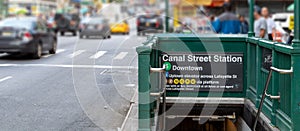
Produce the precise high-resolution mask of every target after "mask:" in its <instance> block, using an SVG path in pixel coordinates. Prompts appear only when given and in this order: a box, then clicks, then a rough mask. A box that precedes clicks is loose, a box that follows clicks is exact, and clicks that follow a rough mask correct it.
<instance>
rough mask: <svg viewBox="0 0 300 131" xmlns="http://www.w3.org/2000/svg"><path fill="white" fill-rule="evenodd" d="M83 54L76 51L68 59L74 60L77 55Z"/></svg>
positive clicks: (82, 51) (80, 51) (81, 51)
mask: <svg viewBox="0 0 300 131" xmlns="http://www.w3.org/2000/svg"><path fill="white" fill-rule="evenodd" d="M84 52H85V50H78V51H75V52H74V53H72V54H70V55H69V56H68V57H70V58H74V57H76V56H78V55H80V54H82V53H84Z"/></svg>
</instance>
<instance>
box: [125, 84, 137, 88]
mask: <svg viewBox="0 0 300 131" xmlns="http://www.w3.org/2000/svg"><path fill="white" fill-rule="evenodd" d="M125 86H126V87H135V84H126V85H125Z"/></svg>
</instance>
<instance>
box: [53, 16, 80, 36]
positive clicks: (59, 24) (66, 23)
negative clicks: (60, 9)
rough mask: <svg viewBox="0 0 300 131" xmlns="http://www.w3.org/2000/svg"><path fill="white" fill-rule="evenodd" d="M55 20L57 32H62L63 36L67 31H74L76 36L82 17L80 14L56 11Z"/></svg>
mask: <svg viewBox="0 0 300 131" xmlns="http://www.w3.org/2000/svg"><path fill="white" fill-rule="evenodd" d="M54 21H55V24H56V27H54V31H55V33H58V32H60V34H61V35H62V36H63V35H65V32H72V34H73V36H76V35H77V32H78V31H79V29H80V28H79V25H80V17H79V15H78V14H61V13H56V14H55V16H54Z"/></svg>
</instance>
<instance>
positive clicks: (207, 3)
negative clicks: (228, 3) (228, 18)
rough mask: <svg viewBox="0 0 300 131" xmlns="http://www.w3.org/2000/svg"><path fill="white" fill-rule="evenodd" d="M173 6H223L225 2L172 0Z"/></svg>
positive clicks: (219, 0) (221, 0)
mask: <svg viewBox="0 0 300 131" xmlns="http://www.w3.org/2000/svg"><path fill="white" fill-rule="evenodd" d="M170 4H171V5H196V6H199V5H202V6H211V7H220V6H223V4H224V0H170Z"/></svg>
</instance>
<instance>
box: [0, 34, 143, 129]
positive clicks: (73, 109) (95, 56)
mask: <svg viewBox="0 0 300 131" xmlns="http://www.w3.org/2000/svg"><path fill="white" fill-rule="evenodd" d="M144 40H145V37H137V36H136V35H135V32H132V33H131V36H123V35H113V36H112V39H109V40H101V39H97V38H92V39H79V38H77V37H72V36H65V37H59V40H58V45H59V47H58V53H57V54H55V55H44V56H43V58H41V59H39V60H33V59H30V58H29V57H27V56H22V55H19V56H11V55H7V54H0V70H1V74H0V103H1V104H0V118H1V119H0V129H1V130H4V131H6V130H117V129H118V128H119V127H121V125H122V122H123V120H124V118H125V117H126V114H127V111H128V109H129V105H130V104H129V103H130V100H131V99H132V97H133V94H134V92H135V89H136V86H137V54H136V52H135V47H136V46H138V45H139V44H140V43H141V42H142V41H144Z"/></svg>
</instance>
